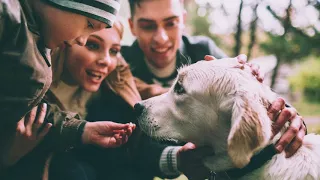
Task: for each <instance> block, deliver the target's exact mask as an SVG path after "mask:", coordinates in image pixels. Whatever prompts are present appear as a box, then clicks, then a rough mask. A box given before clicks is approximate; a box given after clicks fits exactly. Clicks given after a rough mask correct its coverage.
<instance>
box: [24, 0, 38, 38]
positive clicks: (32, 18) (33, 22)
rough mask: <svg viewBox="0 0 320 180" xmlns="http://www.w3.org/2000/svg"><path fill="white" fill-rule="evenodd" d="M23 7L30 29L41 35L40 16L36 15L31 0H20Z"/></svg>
mask: <svg viewBox="0 0 320 180" xmlns="http://www.w3.org/2000/svg"><path fill="white" fill-rule="evenodd" d="M19 2H20V5H21V8H22V10H23V12H24V15H25V17H26V20H27V25H28V29H29V31H31V32H32V33H33V34H35V35H37V36H40V27H39V24H40V19H39V17H38V18H37V16H36V15H35V13H34V11H33V9H32V7H31V4H30V1H29V0H19Z"/></svg>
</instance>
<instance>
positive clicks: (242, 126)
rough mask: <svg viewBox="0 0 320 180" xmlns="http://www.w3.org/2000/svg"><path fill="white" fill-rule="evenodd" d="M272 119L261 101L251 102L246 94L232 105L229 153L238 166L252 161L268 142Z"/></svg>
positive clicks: (240, 166)
mask: <svg viewBox="0 0 320 180" xmlns="http://www.w3.org/2000/svg"><path fill="white" fill-rule="evenodd" d="M270 136H271V121H270V119H269V117H268V115H267V110H266V109H265V108H264V107H263V106H262V105H261V104H259V102H253V101H250V102H249V98H246V97H245V95H243V96H241V97H237V98H236V99H235V101H234V105H233V107H232V119H231V130H230V133H229V137H228V153H229V156H230V158H231V160H232V162H233V163H234V165H235V166H236V167H237V168H242V167H244V166H246V165H247V164H248V163H249V162H250V158H251V157H252V155H253V154H254V153H255V152H256V151H257V150H259V149H260V148H261V147H263V146H265V145H266V143H268V141H269V139H270Z"/></svg>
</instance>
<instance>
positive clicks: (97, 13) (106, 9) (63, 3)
mask: <svg viewBox="0 0 320 180" xmlns="http://www.w3.org/2000/svg"><path fill="white" fill-rule="evenodd" d="M44 1H45V2H48V3H49V4H51V5H53V6H55V7H56V8H59V9H63V10H67V11H71V12H74V13H77V14H81V15H84V16H87V17H89V18H92V19H95V20H98V21H101V22H103V23H106V24H107V28H110V27H112V25H113V23H114V21H115V20H116V15H117V13H118V11H119V9H120V2H119V0H44Z"/></svg>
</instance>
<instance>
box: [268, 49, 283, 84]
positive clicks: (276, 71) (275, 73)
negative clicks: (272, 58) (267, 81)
mask: <svg viewBox="0 0 320 180" xmlns="http://www.w3.org/2000/svg"><path fill="white" fill-rule="evenodd" d="M276 58H277V64H276V67H275V68H274V69H273V72H272V76H271V85H270V87H271V89H274V85H275V84H276V80H277V77H278V71H279V68H280V65H281V58H280V56H278V55H276Z"/></svg>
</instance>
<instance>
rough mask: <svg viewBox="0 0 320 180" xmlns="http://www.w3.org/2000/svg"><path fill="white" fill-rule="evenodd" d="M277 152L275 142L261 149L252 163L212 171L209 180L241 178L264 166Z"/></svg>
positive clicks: (252, 159)
mask: <svg viewBox="0 0 320 180" xmlns="http://www.w3.org/2000/svg"><path fill="white" fill-rule="evenodd" d="M276 154H277V151H276V149H275V147H274V145H273V144H270V145H268V146H267V147H265V148H264V149H263V150H261V151H260V152H259V153H258V154H257V155H255V156H253V157H252V158H251V160H250V163H249V164H248V165H247V166H245V167H244V168H241V169H240V168H234V169H229V170H227V171H223V172H218V173H216V172H210V177H209V180H215V179H230V180H231V179H239V178H241V177H242V176H244V175H246V174H248V173H251V172H252V171H254V170H256V169H258V168H260V167H262V166H263V165H264V164H265V163H266V162H267V161H269V160H271V158H272V157H273V156H274V155H276Z"/></svg>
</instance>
